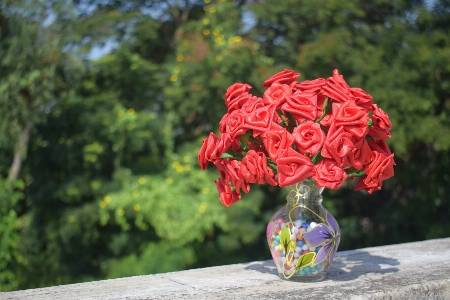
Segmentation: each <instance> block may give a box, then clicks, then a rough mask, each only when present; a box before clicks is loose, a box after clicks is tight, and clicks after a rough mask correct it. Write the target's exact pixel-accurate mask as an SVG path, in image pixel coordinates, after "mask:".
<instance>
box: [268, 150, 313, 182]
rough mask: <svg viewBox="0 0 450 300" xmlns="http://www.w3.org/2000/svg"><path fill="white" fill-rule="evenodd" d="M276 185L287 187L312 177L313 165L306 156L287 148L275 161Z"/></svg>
mask: <svg viewBox="0 0 450 300" xmlns="http://www.w3.org/2000/svg"><path fill="white" fill-rule="evenodd" d="M277 166H278V184H279V185H280V187H285V186H289V185H292V184H295V183H297V182H300V181H302V180H304V179H306V178H309V177H312V176H314V164H313V163H312V162H311V159H310V158H308V157H307V156H305V155H303V154H300V153H298V152H297V151H295V150H294V149H292V148H287V149H286V151H284V152H283V154H281V156H280V158H278V159H277Z"/></svg>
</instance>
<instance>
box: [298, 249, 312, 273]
mask: <svg viewBox="0 0 450 300" xmlns="http://www.w3.org/2000/svg"><path fill="white" fill-rule="evenodd" d="M315 258H316V253H315V252H309V253H306V254H304V255H301V256H300V257H299V258H298V261H297V265H296V266H295V271H298V270H300V269H302V268H304V267H306V266H309V265H310V264H311V263H312V262H313V261H314V259H315Z"/></svg>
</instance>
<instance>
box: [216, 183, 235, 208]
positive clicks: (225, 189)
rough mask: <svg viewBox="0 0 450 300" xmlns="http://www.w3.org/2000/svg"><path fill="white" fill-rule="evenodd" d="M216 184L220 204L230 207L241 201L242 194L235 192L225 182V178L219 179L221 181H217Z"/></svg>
mask: <svg viewBox="0 0 450 300" xmlns="http://www.w3.org/2000/svg"><path fill="white" fill-rule="evenodd" d="M214 182H215V184H216V187H217V191H218V192H219V197H220V202H222V204H223V205H225V206H230V205H231V204H233V203H235V202H237V201H238V200H239V199H241V194H239V193H238V192H236V191H233V190H232V189H231V187H230V186H229V185H228V184H227V183H226V182H225V181H224V180H223V178H219V180H215V181H214Z"/></svg>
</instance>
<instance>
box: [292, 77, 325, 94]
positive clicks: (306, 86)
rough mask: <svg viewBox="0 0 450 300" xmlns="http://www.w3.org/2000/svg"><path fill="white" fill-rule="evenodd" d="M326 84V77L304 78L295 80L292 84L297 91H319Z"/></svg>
mask: <svg viewBox="0 0 450 300" xmlns="http://www.w3.org/2000/svg"><path fill="white" fill-rule="evenodd" d="M324 85H325V79H323V78H317V79H314V80H304V81H302V82H294V83H293V84H292V89H293V90H295V91H302V92H303V91H311V92H317V91H319V90H320V88H321V87H322V86H324Z"/></svg>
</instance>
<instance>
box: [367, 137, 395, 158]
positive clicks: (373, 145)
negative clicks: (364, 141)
mask: <svg viewBox="0 0 450 300" xmlns="http://www.w3.org/2000/svg"><path fill="white" fill-rule="evenodd" d="M368 145H369V147H370V149H371V150H374V151H377V152H379V153H381V154H383V155H386V156H389V155H391V150H389V147H388V145H387V144H386V142H385V141H384V140H378V141H375V140H374V139H370V140H369V142H368Z"/></svg>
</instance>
